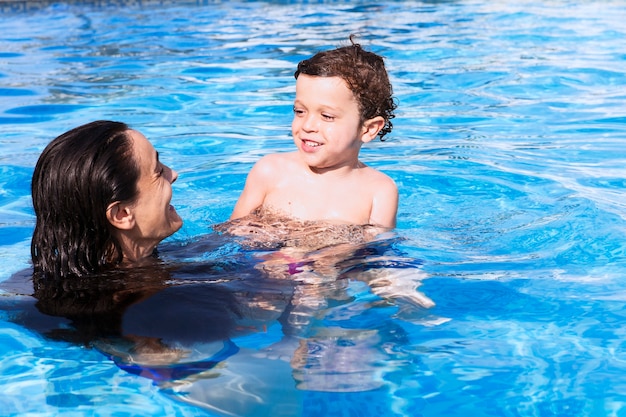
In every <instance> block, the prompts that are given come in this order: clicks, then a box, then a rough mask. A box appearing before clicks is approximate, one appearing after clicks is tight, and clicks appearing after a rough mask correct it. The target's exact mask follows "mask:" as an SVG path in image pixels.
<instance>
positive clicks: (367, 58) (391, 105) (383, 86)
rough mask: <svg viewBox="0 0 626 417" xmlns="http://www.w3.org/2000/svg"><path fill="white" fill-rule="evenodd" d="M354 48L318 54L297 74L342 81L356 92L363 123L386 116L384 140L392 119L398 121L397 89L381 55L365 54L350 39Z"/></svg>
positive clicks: (299, 67)
mask: <svg viewBox="0 0 626 417" xmlns="http://www.w3.org/2000/svg"><path fill="white" fill-rule="evenodd" d="M350 42H351V45H349V46H342V47H340V48H337V49H332V50H329V51H322V52H318V53H316V54H315V55H314V56H313V57H311V58H309V59H305V60H303V61H301V62H300V63H299V64H298V68H297V70H296V72H295V73H294V76H295V77H296V79H297V78H298V76H299V75H300V74H305V75H311V76H315V77H340V78H342V79H343V80H344V81H345V82H346V84H347V85H348V88H349V89H350V90H351V91H352V93H353V94H354V96H355V97H356V99H357V102H358V104H359V111H360V112H361V122H364V121H366V120H368V119H372V118H374V117H376V116H382V117H383V118H384V119H385V125H384V126H383V128H382V129H381V130H380V132H378V136H379V137H380V139H381V140H384V139H383V137H384V136H385V135H386V134H387V133H389V132H391V129H392V128H393V125H392V123H391V119H393V118H394V117H395V115H394V113H393V112H394V110H395V109H396V107H397V104H396V102H395V100H394V97H393V89H392V87H391V83H390V82H389V76H388V75H387V70H386V69H385V63H384V62H383V58H382V57H381V56H380V55H377V54H375V53H373V52H369V51H366V50H364V49H363V48H362V47H361V45H359V44H358V43H355V42H354V37H353V36H350Z"/></svg>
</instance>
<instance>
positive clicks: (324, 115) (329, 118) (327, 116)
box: [322, 114, 335, 120]
mask: <svg viewBox="0 0 626 417" xmlns="http://www.w3.org/2000/svg"><path fill="white" fill-rule="evenodd" d="M322 118H323V119H324V120H335V116H331V115H330V114H322Z"/></svg>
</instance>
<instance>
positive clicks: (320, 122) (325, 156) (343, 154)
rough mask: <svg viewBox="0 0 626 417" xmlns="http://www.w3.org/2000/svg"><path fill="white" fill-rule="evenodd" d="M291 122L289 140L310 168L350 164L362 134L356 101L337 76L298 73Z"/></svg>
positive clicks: (355, 157)
mask: <svg viewBox="0 0 626 417" xmlns="http://www.w3.org/2000/svg"><path fill="white" fill-rule="evenodd" d="M293 109H294V117H293V122H292V123H291V133H292V135H293V140H294V142H295V144H296V146H297V147H298V150H299V151H300V154H301V155H303V156H304V158H305V161H306V163H307V164H308V165H309V166H310V167H311V168H317V169H333V168H340V167H342V166H346V165H347V166H351V167H352V166H354V164H356V163H357V161H358V156H359V150H360V149H361V145H362V144H363V141H364V140H365V141H368V140H369V139H366V138H365V137H364V133H365V132H364V130H365V129H363V127H362V123H361V120H360V114H359V105H358V103H357V101H356V99H355V97H354V94H353V93H352V91H351V90H350V89H349V88H348V86H347V85H346V83H345V82H344V81H343V79H341V78H340V77H314V76H310V75H304V74H300V76H299V77H298V79H297V80H296V100H295V102H294V108H293Z"/></svg>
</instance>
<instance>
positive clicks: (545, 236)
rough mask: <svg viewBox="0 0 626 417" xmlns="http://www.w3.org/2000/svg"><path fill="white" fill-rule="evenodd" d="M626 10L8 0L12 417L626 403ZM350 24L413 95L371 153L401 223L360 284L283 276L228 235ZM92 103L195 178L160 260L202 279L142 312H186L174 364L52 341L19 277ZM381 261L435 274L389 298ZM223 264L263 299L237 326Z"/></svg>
mask: <svg viewBox="0 0 626 417" xmlns="http://www.w3.org/2000/svg"><path fill="white" fill-rule="evenodd" d="M625 21H626V3H625V2H623V1H605V2H588V1H584V0H571V1H568V0H555V1H549V2H539V1H498V2H491V1H484V0H472V1H441V2H433V1H423V2H419V1H418V2H408V1H406V2H404V1H390V2H382V3H369V2H351V3H350V4H349V5H348V4H344V3H343V2H286V1H281V2H278V1H277V2H243V1H242V2H239V1H235V2H223V3H222V2H213V1H187V2H171V3H170V2H159V1H144V2H140V1H123V2H122V1H120V2H116V1H112V2H109V1H107V2H100V1H93V2H76V3H72V2H59V3H54V2H9V3H6V2H0V125H1V131H2V134H1V136H0V281H2V282H1V283H0V284H4V286H3V288H4V290H3V291H4V293H3V294H1V295H0V302H1V303H2V309H3V311H2V312H1V314H0V375H2V377H1V378H0V414H1V415H7V416H13V415H15V416H17V415H19V416H25V415H29V416H44V415H67V416H70V415H71V416H92V415H98V416H121V415H150V416H160V415H163V416H166V415H167V416H202V415H206V416H218V415H228V414H229V413H230V415H245V416H264V415H268V416H280V415H285V416H288V415H302V416H304V415H306V416H324V415H326V416H381V415H385V416H443V415H449V416H468V415H470V416H625V415H626V289H625V288H626V239H625V236H626V198H625V195H626V148H625V141H626V89H625V88H624V86H625V85H626V70H625V68H626V42H624V39H625V38H626V26H624V23H623V22H625ZM350 33H357V34H359V35H360V37H359V40H360V42H361V43H362V44H363V45H364V46H366V47H367V48H369V49H371V50H373V51H375V52H377V53H380V54H382V55H383V56H385V57H386V60H387V61H386V62H387V66H388V69H389V72H390V76H391V80H392V83H393V85H394V90H395V93H396V96H397V98H398V101H399V107H398V112H397V118H396V119H394V130H393V132H392V133H391V135H390V137H389V139H388V140H387V141H385V142H383V143H381V142H374V143H370V144H367V146H365V147H364V148H363V151H362V160H363V161H364V162H366V163H367V164H369V165H371V166H374V167H376V168H378V169H380V170H382V171H384V172H385V173H387V174H388V175H390V176H391V177H392V178H393V179H394V180H395V181H396V182H397V184H398V186H399V189H400V207H399V213H398V227H397V230H396V235H395V236H391V237H388V238H387V239H385V240H383V241H381V242H377V243H375V244H373V245H372V246H370V247H366V248H365V249H364V250H363V253H365V255H363V254H361V255H359V256H356V257H352V258H350V259H348V261H349V262H348V264H349V265H350V266H349V267H346V268H344V270H342V271H343V272H342V274H343V275H342V276H341V277H342V279H337V280H335V279H330V278H329V276H326V275H325V274H326V272H325V270H323V269H320V270H319V271H315V270H313V272H315V273H317V275H316V277H317V278H320V277H321V278H320V279H322V280H323V279H324V277H326V278H328V279H327V280H326V281H323V282H322V283H316V284H312V285H310V286H309V287H307V286H306V285H304V284H303V285H301V286H299V284H295V285H294V284H293V283H291V282H287V283H285V282H284V281H281V282H275V281H273V280H271V279H267V280H265V279H264V278H263V276H261V275H260V274H259V273H258V271H259V268H258V265H259V264H261V263H262V260H261V255H267V254H268V252H271V250H269V251H266V250H260V249H259V250H254V249H249V248H248V249H246V248H242V247H240V246H238V244H237V242H235V241H234V240H232V239H228V238H227V237H224V236H221V235H217V234H216V233H215V232H213V231H212V229H211V227H212V226H213V225H215V224H218V223H221V222H224V221H226V220H227V219H228V217H229V215H230V212H231V210H232V208H233V206H234V204H235V201H236V199H237V197H238V195H239V192H240V191H241V189H242V187H243V182H244V180H245V176H246V173H247V172H248V170H249V169H250V167H251V166H252V164H253V163H254V162H255V161H256V160H257V159H258V158H259V157H260V156H262V155H264V154H267V153H270V152H276V151H283V150H291V149H293V144H292V142H291V139H290V136H289V133H290V127H289V126H290V123H291V116H292V111H291V105H292V100H293V93H294V79H293V71H294V69H295V66H296V65H297V63H298V62H299V61H300V60H301V59H304V58H306V57H308V56H310V55H312V54H313V53H315V52H316V51H318V50H321V49H327V48H331V47H335V46H339V45H342V44H345V42H346V41H347V38H348V35H349V34H350ZM94 119H113V120H120V121H124V122H127V123H129V124H130V125H131V126H133V127H134V128H136V129H138V130H140V131H142V132H143V133H144V134H145V135H146V136H147V137H148V138H149V139H150V140H151V141H152V143H153V144H154V145H155V147H156V148H157V150H158V151H159V152H160V154H161V159H162V160H163V161H164V162H165V163H167V164H168V165H170V166H172V167H173V168H175V169H176V170H177V171H178V172H179V179H178V181H177V182H176V184H175V186H174V199H173V204H174V205H175V206H176V207H177V210H178V212H179V213H180V214H181V216H182V217H183V219H185V224H184V226H183V228H182V229H181V231H180V232H179V233H177V234H176V235H174V236H173V237H172V238H170V239H168V242H166V243H165V247H166V249H167V248H169V250H165V251H164V252H163V258H164V259H165V260H166V261H167V262H173V263H175V262H179V261H181V259H182V260H183V261H184V263H185V265H186V266H187V267H188V270H186V272H185V270H183V271H182V272H180V271H179V272H176V274H178V275H176V274H175V275H176V276H175V277H176V279H179V280H187V281H188V282H189V283H193V285H195V287H194V286H191V287H189V286H180V287H170V288H166V289H164V291H163V292H162V293H159V294H157V295H158V296H160V297H161V298H160V299H158V300H157V301H158V303H157V301H154V303H153V304H154V305H153V306H152V307H154V310H155V311H156V313H154V314H155V316H154V317H153V316H148V318H149V319H151V323H168V319H171V316H173V315H175V314H178V313H180V314H181V315H182V316H181V317H185V318H186V319H188V318H189V314H191V315H192V316H191V317H192V319H191V320H189V321H185V322H182V321H181V322H176V321H175V320H174V321H173V322H174V324H176V325H177V326H178V325H182V324H185V323H186V324H189V323H191V327H190V329H187V331H186V333H185V336H189V335H194V329H197V334H195V335H194V336H197V337H198V340H195V339H194V340H192V342H193V346H194V349H196V350H194V355H196V357H194V358H192V359H193V360H192V359H190V360H189V361H191V362H189V361H188V362H187V363H186V364H185V363H184V364H183V365H182V366H181V367H178V368H176V372H181V373H179V374H177V375H179V376H180V375H183V377H180V378H175V379H176V380H175V381H165V382H159V381H158V380H157V381H156V382H155V378H154V375H153V378H151V377H148V376H146V375H145V374H144V375H142V376H138V375H136V374H135V373H133V372H132V370H133V369H134V368H132V366H131V365H128V366H126V365H125V364H124V363H121V362H120V361H119V357H120V355H117V354H116V352H115V351H111V349H110V346H109V347H107V346H97V345H94V347H93V348H86V347H84V346H83V345H82V344H81V343H77V342H76V343H73V342H71V341H68V340H66V339H63V338H54V337H50V332H47V330H50V329H56V330H57V334H65V333H63V331H68V332H69V330H71V326H70V325H69V324H68V322H67V321H63V320H61V319H59V318H58V317H54V316H46V315H44V314H42V313H41V311H39V310H38V309H37V308H36V307H35V306H34V302H33V300H32V298H31V297H30V296H29V295H28V294H30V293H29V292H28V291H29V290H28V288H25V286H24V285H22V286H19V285H18V286H17V287H12V286H11V285H14V284H10V283H12V282H14V281H15V274H19V273H20V272H21V271H23V270H25V269H27V268H28V267H29V239H30V236H31V233H32V230H33V226H34V219H33V210H32V207H31V203H30V195H29V184H30V177H31V175H32V170H33V167H34V164H35V162H36V160H37V157H38V155H39V153H40V152H41V150H42V149H43V148H44V146H45V145H46V144H47V143H48V142H49V141H50V140H51V139H52V138H54V137H55V136H57V135H58V134H60V133H62V132H64V131H65V130H67V129H69V128H71V127H74V126H77V125H79V124H82V123H85V122H88V121H91V120H94ZM198 239H200V240H201V242H200V244H197V242H196V241H197V240H198ZM189 242H194V243H192V244H190V245H189V246H185V245H187V244H188V243H189ZM181 244H182V245H184V246H183V249H182V250H177V248H178V247H179V246H180V245H181ZM194 245H195V246H194ZM194 248H195V249H194ZM381 265H382V267H381ZM203 266H204V267H205V268H204V269H203ZM255 266H256V268H255ZM194 267H197V270H196V269H194ZM313 268H314V266H313ZM183 269H184V268H183ZM379 270H380V271H383V273H387V274H388V276H389V277H390V279H392V280H396V279H398V280H400V279H401V278H402V277H405V276H408V275H410V276H411V277H412V278H414V279H415V280H417V281H418V283H419V284H420V286H419V288H418V289H416V288H410V285H409V288H406V289H405V291H404V293H402V294H397V293H396V294H395V295H402V296H404V299H403V297H401V296H400V297H392V298H391V299H389V300H385V299H384V297H381V296H380V294H376V292H375V291H374V290H373V289H372V288H373V287H372V286H371V285H368V281H367V279H368V278H367V277H370V276H373V275H374V273H376V274H378V273H379ZM194 271H196V272H194ZM207 271H208V272H207ZM22 275H23V274H22ZM364 277H365V278H364ZM18 281H19V280H18ZM217 281H219V282H225V284H224V288H225V291H226V290H227V291H230V292H232V293H233V294H236V295H237V297H239V298H238V300H239V301H238V302H241V303H244V304H245V305H246V306H248V307H249V308H250V311H249V313H250V312H251V314H248V316H247V319H249V320H250V322H244V323H238V324H237V326H238V327H237V329H238V330H239V331H240V332H239V333H238V334H237V335H236V336H233V337H231V338H230V339H228V340H224V341H220V340H219V338H218V337H216V338H215V339H211V340H209V337H208V334H210V333H211V334H212V332H214V331H216V329H215V327H216V326H214V323H216V322H217V321H216V320H217V319H216V317H218V316H217V315H215V316H214V315H212V314H214V313H215V312H216V311H218V309H216V308H215V306H208V305H204V304H202V302H204V301H207V300H214V299H216V298H215V294H214V293H213V292H212V291H214V289H215V288H217V287H215V286H213V287H211V286H209V285H205V284H207V283H216V282H217ZM397 282H398V281H397ZM190 285H192V284H190ZM220 285H221V284H220ZM26 287H27V286H26ZM189 288H191V289H192V290H193V291H191V290H188V289H189ZM310 288H313V292H312V294H308V296H315V297H317V298H315V297H314V298H315V302H316V303H317V304H316V306H317V308H316V309H313V310H308V311H306V312H304V313H303V312H299V313H301V314H302V317H303V320H304V321H305V322H306V323H305V325H301V326H300V327H299V328H298V329H299V332H300V333H299V334H298V336H299V337H298V339H297V340H299V341H300V342H301V344H299V345H291V346H287V347H288V349H284V350H279V349H277V347H278V346H280V342H281V341H282V340H284V339H285V337H286V334H285V332H286V331H285V326H283V324H284V323H281V320H280V319H279V318H278V317H279V315H280V311H281V309H284V307H285V306H284V304H281V303H283V302H284V299H282V298H281V297H279V295H284V294H287V296H290V294H291V295H293V294H296V293H298V291H305V290H307V289H310ZM186 289H187V290H186ZM203 291H208V292H207V293H203ZM290 291H291V292H293V294H292V293H291V292H290ZM418 291H419V294H423V295H424V296H425V297H428V298H429V299H430V300H432V301H433V302H434V303H435V305H434V306H432V307H430V308H424V307H419V306H416V305H415V302H414V301H415V300H414V299H413V300H412V299H411V298H412V297H414V296H415V295H416V294H418ZM300 295H302V294H300ZM305 295H306V294H305ZM406 298H408V301H407V299H406ZM168 300H169V301H168ZM172 300H174V301H172ZM176 300H183V301H181V302H180V303H178V302H177V301H176ZM184 300H187V304H185V301H184ZM253 301H254V302H253ZM168 302H169V304H168ZM159 303H161V304H159ZM146 306H147V307H146ZM146 306H144V309H146V308H147V309H149V308H150V305H149V304H146ZM259 306H260V307H259ZM166 307H167V308H166ZM186 307H187V308H188V310H185V308H186ZM253 307H254V308H253ZM132 308H134V307H132ZM138 308H139V307H138ZM275 310H276V311H275ZM199 312H200V313H202V312H204V313H206V314H197V313H199ZM211 312H212V313H211ZM252 313H254V314H252ZM274 313H276V314H274ZM129 314H130V313H129ZM142 314H144V315H145V314H147V313H146V312H145V311H144V312H143V313H142ZM185 314H187V315H185ZM215 314H216V313H215ZM134 317H139V318H142V317H143V316H141V314H136V315H135V316H134ZM212 320H213V321H212ZM137 321H139V320H138V319H137ZM181 323H182V324H181ZM125 325H126V326H130V328H131V329H132V328H133V326H139V327H141V326H144V328H145V327H146V326H147V324H146V323H143V324H142V323H132V322H131V323H130V324H129V323H125ZM156 327H157V328H156V329H153V330H154V331H155V332H158V331H161V330H163V329H159V328H158V327H159V326H156ZM217 327H219V326H217ZM142 329H143V328H142ZM62 330H63V331H62ZM176 330H178V328H177V329H176ZM163 331H164V330H163ZM171 331H172V332H174V330H171ZM174 333H175V332H174ZM203 336H205V337H206V339H202V337H203ZM172 337H174V336H172ZM231 342H232V345H231V344H230V343H231ZM190 343H191V342H190ZM233 346H234V347H233ZM116 355H117V356H116ZM192 356H193V355H192ZM116 358H117V359H116ZM211 358H213V359H215V364H213V363H211V364H210V365H208V364H207V362H210V361H209V360H208V359H211ZM116 360H117V363H116ZM198 360H200V361H201V362H202V360H204V362H202V363H203V366H204V368H203V369H204V370H203V372H201V373H193V374H192V375H190V376H188V375H186V374H185V373H184V372H186V371H187V370H188V369H189V367H190V365H189V363H192V362H193V361H198ZM198 366H199V365H198ZM168 369H170V368H165V371H167V370H168ZM157 371H158V372H161V371H163V369H161V370H157ZM157 371H155V372H157ZM170 371H171V369H170ZM172 372H174V371H172ZM157 379H158V378H157Z"/></svg>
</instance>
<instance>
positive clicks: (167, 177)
mask: <svg viewBox="0 0 626 417" xmlns="http://www.w3.org/2000/svg"><path fill="white" fill-rule="evenodd" d="M177 177H178V174H177V173H176V172H175V171H174V170H172V169H170V168H169V167H167V166H166V165H164V164H163V163H161V162H160V161H159V154H158V152H156V151H155V150H154V147H153V146H152V145H151V144H150V142H149V141H148V140H147V139H146V138H145V136H143V135H142V134H141V133H139V132H137V131H136V130H132V129H130V128H129V127H128V126H127V125H126V124H124V123H120V122H112V121H96V122H92V123H88V124H85V125H83V126H79V127H77V128H74V129H72V130H70V131H68V132H66V133H64V134H62V135H61V136H59V137H57V138H56V139H54V140H53V141H52V142H50V144H48V146H47V147H46V148H45V149H44V151H43V152H42V154H41V156H40V157H39V160H38V161H37V165H36V167H35V172H34V174H33V180H32V198H33V206H34V209H35V215H36V218H37V219H36V225H35V231H34V233H33V239H32V242H31V257H32V261H33V267H34V271H35V274H36V275H39V276H40V277H42V278H57V279H58V278H61V279H64V278H67V277H70V276H75V277H80V276H84V275H87V274H93V273H98V272H102V271H104V270H106V269H109V268H110V267H113V266H119V265H140V264H143V263H145V261H146V260H148V259H149V258H151V257H152V256H153V254H154V250H155V248H156V246H157V245H158V243H159V242H161V241H162V240H163V239H165V238H166V237H168V236H170V235H172V234H173V233H174V232H176V231H177V230H178V229H180V227H181V226H182V219H181V218H180V216H179V215H178V214H177V213H176V210H175V209H174V208H173V207H172V206H171V205H170V200H171V198H172V183H173V182H174V181H176V178H177Z"/></svg>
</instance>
